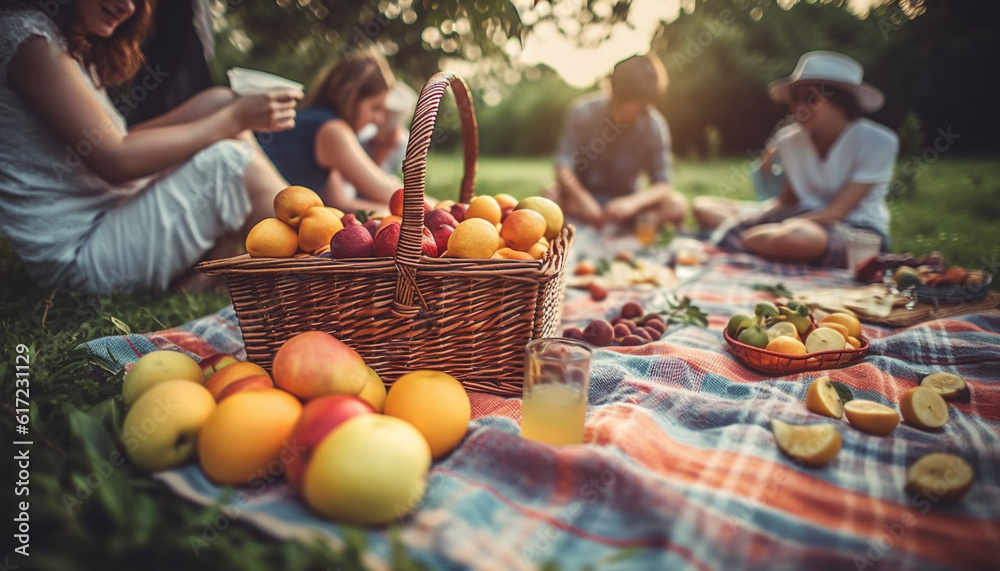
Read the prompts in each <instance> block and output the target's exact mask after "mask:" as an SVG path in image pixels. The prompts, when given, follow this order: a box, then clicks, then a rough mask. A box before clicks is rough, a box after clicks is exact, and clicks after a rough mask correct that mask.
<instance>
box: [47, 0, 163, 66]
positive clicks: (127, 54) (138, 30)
mask: <svg viewBox="0 0 1000 571" xmlns="http://www.w3.org/2000/svg"><path fill="white" fill-rule="evenodd" d="M134 4H135V12H133V13H132V15H131V16H129V17H128V19H127V20H125V21H124V22H122V23H121V24H120V25H119V26H118V27H117V28H115V33H114V34H112V35H111V37H110V38H100V37H94V36H92V35H87V34H86V33H82V32H81V31H80V29H79V28H77V26H76V23H77V19H78V14H77V7H76V3H75V2H69V3H67V4H66V5H64V6H60V8H59V11H58V12H56V14H55V16H53V17H52V19H53V21H55V23H56V25H57V26H58V27H59V31H61V32H62V34H63V36H64V37H65V38H66V43H67V45H68V46H69V53H70V55H71V56H73V58H75V59H77V60H79V61H81V62H82V63H83V65H84V66H85V67H87V68H88V69H89V68H93V70H94V73H95V74H96V75H97V79H98V81H99V82H100V84H101V85H102V86H113V85H119V84H122V83H125V82H126V81H128V80H130V79H132V77H134V76H135V74H136V73H138V71H139V68H141V67H142V64H144V63H146V57H145V56H144V55H143V54H142V43H143V42H144V41H146V38H148V37H149V34H150V32H151V31H152V28H153V10H154V9H155V8H156V0H134Z"/></svg>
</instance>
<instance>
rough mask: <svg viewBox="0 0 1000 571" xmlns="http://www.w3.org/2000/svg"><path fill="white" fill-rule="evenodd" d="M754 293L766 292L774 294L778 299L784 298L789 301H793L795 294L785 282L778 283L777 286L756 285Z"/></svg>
mask: <svg viewBox="0 0 1000 571" xmlns="http://www.w3.org/2000/svg"><path fill="white" fill-rule="evenodd" d="M753 289H754V291H766V292H768V293H771V294H774V295H776V296H778V297H784V298H787V299H792V298H793V297H795V294H793V293H792V291H791V290H790V289H788V287H787V286H786V285H785V282H778V283H776V284H754V285H753Z"/></svg>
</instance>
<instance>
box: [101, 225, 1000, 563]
mask: <svg viewBox="0 0 1000 571" xmlns="http://www.w3.org/2000/svg"><path fill="white" fill-rule="evenodd" d="M617 247H618V246H616V245H615V244H614V243H613V242H607V241H602V240H600V239H598V237H594V236H588V234H587V233H586V232H582V233H581V238H580V241H579V242H578V243H577V245H576V246H575V248H574V249H575V250H577V251H586V252H588V254H589V255H591V256H593V255H594V254H595V252H601V251H605V252H608V253H609V255H610V254H611V253H613V251H614V249H615V248H617ZM778 280H780V281H782V282H784V283H785V284H786V285H787V286H788V287H789V288H790V289H791V290H793V291H795V290H796V288H800V289H805V288H813V287H826V286H830V287H832V286H837V285H845V284H848V283H850V278H849V276H848V275H847V273H846V272H844V271H840V270H822V269H817V268H812V267H807V266H804V265H789V264H777V263H768V262H765V261H763V260H761V259H760V258H756V257H754V256H750V255H741V254H722V253H719V252H713V253H712V255H711V257H710V259H709V260H708V262H707V263H706V264H705V265H704V267H703V269H702V271H701V272H700V273H699V274H698V275H696V276H694V277H693V278H691V279H690V280H688V281H685V282H684V283H682V284H681V285H680V286H678V287H677V289H676V293H677V294H680V295H687V296H690V297H691V298H692V299H693V300H694V302H695V303H696V304H698V305H699V306H700V307H701V308H702V309H703V310H705V311H706V312H707V313H708V314H709V315H710V324H709V327H708V328H698V327H693V326H684V327H680V326H671V327H670V328H669V329H668V331H667V333H666V335H665V336H664V337H663V339H662V340H660V341H658V342H655V343H651V344H647V345H645V346H641V347H634V348H613V349H601V350H597V351H596V352H595V354H594V361H593V373H592V377H591V384H590V394H589V407H588V412H587V421H586V432H585V442H586V443H585V444H584V445H580V446H566V447H551V446H547V445H544V444H540V443H536V442H532V441H527V440H522V439H521V438H520V437H519V436H518V432H519V420H520V412H521V401H520V399H517V398H501V397H496V396H491V395H485V394H478V393H474V394H471V395H470V398H471V401H472V417H473V421H472V423H471V424H470V426H469V430H468V433H467V435H466V437H465V439H464V441H463V442H462V444H461V446H460V447H459V448H458V449H456V450H455V451H454V452H452V453H451V454H450V455H448V456H447V457H445V458H443V459H441V460H439V461H437V462H435V463H434V464H433V465H432V467H431V470H430V473H429V475H428V487H427V494H426V497H425V498H424V499H423V501H422V502H421V504H420V505H419V506H418V508H417V509H416V510H415V511H414V512H413V513H412V514H410V515H408V516H406V517H405V518H403V519H402V520H401V521H400V522H399V523H400V529H401V537H402V539H403V541H404V543H405V544H406V547H407V549H408V550H409V552H410V554H411V555H412V556H414V557H416V558H418V559H419V560H421V561H423V562H424V563H426V564H427V565H429V566H430V567H431V568H434V569H465V568H471V569H503V570H519V569H536V568H539V567H541V566H543V565H544V564H546V563H547V562H552V561H555V562H557V563H558V565H559V568H560V569H581V568H584V567H588V566H590V568H596V569H687V568H696V569H725V570H732V569H761V568H766V569H799V568H820V569H828V568H845V569H846V568H852V569H866V568H873V569H958V568H968V569H976V568H979V569H984V568H997V566H998V565H1000V379H998V373H1000V312H998V311H990V312H982V313H978V314H971V315H964V316H958V317H950V318H948V319H942V320H936V321H930V322H927V323H924V324H922V325H919V326H914V327H910V328H906V329H896V330H891V329H885V328H880V327H872V326H867V325H866V326H865V330H864V333H865V334H866V335H867V336H868V337H869V338H870V339H871V350H870V353H869V354H868V356H867V357H866V359H865V360H864V362H863V363H860V364H858V365H855V366H853V367H850V368H846V369H834V370H830V371H827V372H825V373H824V374H827V375H828V376H830V377H831V378H832V379H833V380H835V381H840V382H843V383H845V384H847V385H849V386H850V387H851V388H852V390H853V391H854V394H855V396H856V397H857V398H866V399H871V400H874V401H878V402H881V403H883V404H886V405H889V406H892V407H898V402H899V397H900V395H901V394H902V392H903V391H904V390H906V389H907V388H909V387H912V386H915V385H916V384H917V383H918V382H919V380H920V378H921V377H923V376H924V375H926V374H928V373H930V372H934V371H948V372H953V373H957V374H959V375H961V376H963V377H964V378H965V379H967V381H968V383H969V387H970V390H971V402H969V403H967V404H956V403H954V402H952V403H949V409H950V413H951V419H950V420H949V421H948V424H947V425H946V426H945V427H944V428H943V429H941V430H939V431H936V432H925V431H922V430H918V429H916V428H913V427H911V426H909V425H906V424H905V423H903V424H900V425H899V426H898V427H897V428H896V430H895V431H894V432H893V433H892V434H890V435H889V436H885V437H880V436H873V435H870V434H866V433H864V432H860V431H858V430H856V429H853V428H851V427H850V426H849V425H848V424H847V423H846V421H835V420H833V419H829V418H825V417H821V416H818V415H816V414H813V413H811V412H809V411H808V410H807V409H806V408H805V406H804V396H805V392H806V389H807V387H808V384H809V381H811V380H812V379H813V378H815V377H818V376H820V373H807V374H799V375H791V376H787V377H781V378H773V377H770V376H766V375H761V374H759V373H756V372H753V371H751V370H749V369H747V368H745V367H743V366H742V365H741V364H740V363H739V362H737V361H736V360H735V359H734V357H733V356H732V355H731V354H730V353H729V352H728V351H727V348H726V344H725V342H724V340H723V337H722V333H721V330H722V328H723V327H724V325H725V323H726V321H727V320H728V318H729V316H730V315H731V314H732V313H734V312H735V311H740V310H742V311H746V310H749V309H750V308H752V307H753V305H754V303H756V302H757V301H760V300H764V299H771V296H770V294H767V293H762V292H759V291H754V290H753V289H752V285H753V284H755V283H760V282H765V283H774V282H775V281H778ZM657 295H658V292H655V291H648V290H645V291H629V290H616V291H612V292H611V295H609V296H608V298H607V299H606V300H604V301H602V302H594V301H592V300H591V299H590V297H589V295H588V294H587V293H586V292H585V291H583V290H568V291H567V299H566V305H565V309H564V315H563V322H564V325H571V324H576V325H582V324H585V323H586V322H588V321H589V320H591V319H594V318H596V317H599V316H608V317H612V316H613V315H615V314H616V311H617V310H618V309H619V308H620V307H621V305H622V303H624V302H625V301H626V300H628V299H638V300H640V301H643V302H645V303H647V304H649V305H655V303H657V302H656V299H657V298H656V296H657ZM87 348H88V349H89V350H90V352H91V353H92V354H93V356H94V357H95V358H100V359H102V360H104V361H105V362H106V364H108V365H109V366H113V367H124V366H125V365H127V364H128V363H130V362H133V361H135V360H136V359H137V358H138V357H139V356H141V355H143V354H145V353H147V352H149V351H152V350H154V349H174V350H180V351H184V352H187V353H189V354H191V355H193V356H195V357H196V358H201V357H205V356H207V355H209V354H212V353H216V352H227V353H235V354H236V355H237V356H239V357H242V356H243V353H242V343H241V338H240V332H239V328H238V326H237V322H236V318H235V315H234V313H233V311H232V308H231V307H230V308H226V309H224V310H222V311H220V312H218V313H216V314H214V315H210V316H207V317H205V318H202V319H198V320H195V321H193V322H190V323H187V324H185V325H183V326H180V327H178V328H176V329H171V330H168V331H161V332H157V333H151V334H147V335H126V336H118V337H108V338H103V339H98V340H95V341H92V342H90V343H88V344H87ZM771 417H776V418H780V419H782V420H785V421H787V422H790V423H798V424H807V423H815V422H833V423H836V424H837V426H838V427H839V431H840V433H841V435H842V437H843V449H842V450H841V452H840V454H839V456H838V457H837V458H836V459H835V460H834V461H833V462H832V463H830V464H828V465H827V466H825V467H822V468H806V467H803V466H801V465H798V464H796V463H795V462H793V461H792V460H790V459H789V458H788V457H786V456H784V455H783V454H782V453H781V452H780V451H779V450H778V448H777V447H776V445H775V442H774V438H773V437H772V435H771V431H770V428H769V419H770V418H771ZM930 452H949V453H953V454H957V455H959V456H961V457H963V458H965V459H967V460H968V461H969V462H970V463H971V464H972V466H973V467H974V468H975V471H976V479H975V484H974V486H973V487H972V489H971V491H970V492H969V493H968V494H967V495H966V496H965V498H964V499H962V500H961V501H960V502H958V503H956V504H950V505H949V504H945V503H944V502H936V501H931V499H928V498H927V497H924V496H921V495H916V496H915V495H912V494H909V493H907V492H906V491H905V490H904V485H905V482H906V469H907V467H908V466H909V465H911V464H912V463H913V462H914V461H916V460H917V459H918V458H919V457H921V456H923V455H924V454H927V453H930ZM155 477H156V478H157V479H158V480H160V481H162V482H164V483H165V484H166V485H167V486H169V487H170V488H171V489H172V490H174V492H176V493H177V494H178V495H179V496H181V497H183V498H186V499H188V500H190V501H192V502H196V503H199V504H204V505H209V504H213V503H216V502H219V501H220V498H222V497H223V494H222V492H223V490H222V488H220V487H219V486H216V485H215V484H213V483H212V482H211V481H209V480H208V479H207V478H206V477H205V475H204V474H203V473H202V472H201V470H200V469H199V468H198V467H197V466H196V465H191V466H188V467H185V468H181V469H177V470H170V471H165V472H161V473H158V474H156V475H155ZM227 502H228V507H227V508H225V509H228V510H229V511H228V512H226V513H230V514H232V515H233V519H236V520H238V521H244V522H247V523H250V524H251V525H254V526H257V527H259V528H260V529H261V530H263V531H264V532H265V533H267V534H270V535H272V536H274V537H277V538H293V537H294V538H302V539H305V540H307V541H308V540H312V539H314V538H316V537H320V538H321V539H322V540H324V541H327V542H328V543H329V544H330V545H331V546H332V547H334V548H337V547H339V546H341V545H342V544H343V543H342V541H343V537H344V529H343V528H342V527H341V526H339V525H337V524H333V523H330V522H326V521H324V520H322V519H319V518H317V517H316V516H314V515H313V514H312V513H310V512H309V511H308V509H307V508H306V507H305V506H304V504H303V503H301V502H300V501H299V500H298V499H296V498H295V497H294V496H293V494H292V492H291V491H290V489H289V488H288V487H287V486H286V485H285V484H284V483H283V482H281V481H277V482H275V483H273V484H271V485H268V486H266V487H255V488H254V489H250V488H246V489H238V490H237V491H236V493H235V494H233V495H230V496H228V500H227ZM221 533H224V531H222V532H221ZM365 533H366V535H367V540H368V544H369V547H370V552H369V558H368V560H367V563H368V564H369V565H370V566H371V567H373V568H387V567H389V566H390V562H391V560H392V559H391V551H390V541H389V535H388V532H387V530H386V529H384V528H383V529H373V530H368V531H366V532H365ZM204 548H205V549H211V546H210V545H209V544H208V542H206V544H205V547H204Z"/></svg>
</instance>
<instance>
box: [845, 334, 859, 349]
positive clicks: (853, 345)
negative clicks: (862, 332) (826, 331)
mask: <svg viewBox="0 0 1000 571" xmlns="http://www.w3.org/2000/svg"><path fill="white" fill-rule="evenodd" d="M847 345H848V346H847V347H844V349H848V348H850V349H860V348H861V340H859V339H858V338H857V337H854V336H849V337H848V338H847Z"/></svg>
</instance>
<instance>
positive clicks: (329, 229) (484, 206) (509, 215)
mask: <svg viewBox="0 0 1000 571" xmlns="http://www.w3.org/2000/svg"><path fill="white" fill-rule="evenodd" d="M274 215H275V217H274V218H267V219H264V220H262V221H260V222H258V223H257V224H256V225H255V226H254V227H253V228H252V229H251V230H250V233H249V234H248V235H247V239H246V248H247V252H248V253H249V254H250V256H251V257H253V258H291V257H306V256H319V257H327V258H334V259H338V260H340V259H348V258H382V257H392V256H395V255H396V244H397V243H398V242H399V234H400V230H401V228H402V227H401V223H402V221H403V189H399V190H397V191H396V192H395V193H393V195H392V198H391V199H390V201H389V215H386V216H375V215H374V214H372V215H369V214H367V213H365V212H357V213H347V214H344V213H343V212H341V211H340V210H337V209H336V208H332V207H328V206H323V201H322V200H321V199H320V197H319V195H317V194H316V193H315V192H313V191H312V190H310V189H308V188H305V187H302V186H290V187H288V188H286V189H284V190H282V191H281V192H279V193H278V195H277V196H275V198H274ZM562 227H563V213H562V210H561V209H560V208H559V205H557V204H556V203H555V202H553V201H551V200H549V199H547V198H543V197H539V196H533V197H529V198H525V199H523V200H521V201H518V200H517V199H515V198H514V197H512V196H510V195H509V194H497V195H496V196H488V195H483V196H477V197H475V198H473V199H472V201H471V202H470V203H468V204H465V203H456V202H454V201H450V200H445V201H441V202H439V203H437V204H436V205H434V206H431V204H430V203H429V202H428V201H427V200H426V199H424V226H423V228H422V232H423V234H422V239H421V253H422V254H423V255H425V256H428V257H431V258H436V257H450V258H477V259H481V258H487V259H511V260H540V259H541V258H542V257H543V256H544V255H545V253H546V252H547V251H548V250H549V240H552V239H553V238H555V237H556V236H558V235H559V232H560V231H562Z"/></svg>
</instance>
